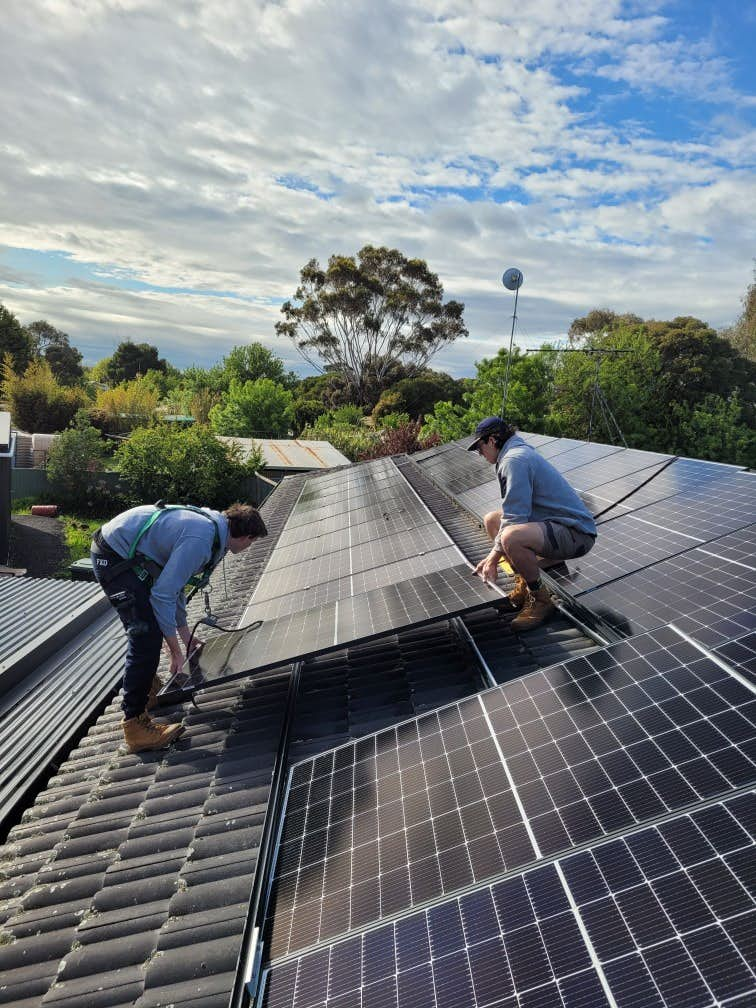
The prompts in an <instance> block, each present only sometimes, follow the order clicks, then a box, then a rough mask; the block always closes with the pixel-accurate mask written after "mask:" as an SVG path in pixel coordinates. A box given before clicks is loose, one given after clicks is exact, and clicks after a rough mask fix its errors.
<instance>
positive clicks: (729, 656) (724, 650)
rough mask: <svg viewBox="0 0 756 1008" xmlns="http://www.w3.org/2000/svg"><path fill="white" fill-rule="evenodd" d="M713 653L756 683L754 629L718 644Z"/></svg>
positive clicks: (755, 632)
mask: <svg viewBox="0 0 756 1008" xmlns="http://www.w3.org/2000/svg"><path fill="white" fill-rule="evenodd" d="M754 623H756V615H755V616H754ZM714 653H715V654H716V655H719V657H720V658H723V659H724V660H725V661H726V662H727V664H728V665H731V666H732V667H733V668H734V669H737V671H738V672H740V673H741V674H742V675H744V676H747V677H748V678H749V679H750V680H751V682H752V683H754V684H756V630H753V631H751V633H747V634H744V635H743V636H742V637H736V638H735V639H734V640H728V641H726V642H725V643H724V644H720V645H719V647H717V648H715V649H714Z"/></svg>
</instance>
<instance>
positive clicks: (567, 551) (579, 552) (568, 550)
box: [539, 521, 596, 560]
mask: <svg viewBox="0 0 756 1008" xmlns="http://www.w3.org/2000/svg"><path fill="white" fill-rule="evenodd" d="M539 524H540V526H541V528H542V529H543V552H542V553H541V554H540V555H541V556H542V557H544V558H545V559H546V560H573V559H575V558H576V557H581V556H585V554H586V553H588V552H589V550H591V549H592V548H593V544H594V543H595V542H596V536H592V535H588V534H587V533H586V532H581V531H580V530H579V529H576V528H571V527H570V526H569V525H562V524H561V522H555V521H545V522H539Z"/></svg>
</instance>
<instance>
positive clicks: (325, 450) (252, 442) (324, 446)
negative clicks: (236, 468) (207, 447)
mask: <svg viewBox="0 0 756 1008" xmlns="http://www.w3.org/2000/svg"><path fill="white" fill-rule="evenodd" d="M220 440H221V441H227V442H234V443H236V444H238V445H239V446H240V447H241V449H242V454H243V456H244V457H245V458H247V457H248V456H249V455H250V453H251V452H252V451H254V449H255V448H260V449H261V450H262V453H263V458H264V459H265V465H266V467H268V468H270V469H296V470H307V469H332V468H334V467H335V466H343V465H351V463H350V461H349V459H348V458H347V457H346V456H345V455H342V454H341V452H340V451H338V450H337V449H336V448H334V447H333V445H332V444H331V443H330V442H329V441H298V440H276V439H272V438H239V437H234V438H230V437H221V439H220Z"/></svg>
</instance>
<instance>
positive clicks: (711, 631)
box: [580, 541, 756, 647]
mask: <svg viewBox="0 0 756 1008" xmlns="http://www.w3.org/2000/svg"><path fill="white" fill-rule="evenodd" d="M715 548H716V541H715V542H713V543H709V544H707V546H706V548H705V550H704V549H693V550H690V551H689V552H688V553H684V554H682V555H681V556H677V557H673V558H671V559H669V560H665V561H663V562H662V563H659V564H656V565H655V566H653V567H649V568H648V569H647V570H641V571H638V572H636V573H634V574H631V575H629V576H628V577H624V578H622V579H621V580H619V581H615V582H613V583H612V584H608V585H605V586H604V587H601V588H597V589H596V590H595V591H591V592H589V593H587V594H584V595H581V596H580V601H581V603H582V604H583V605H585V606H587V607H588V608H589V609H591V610H592V611H593V612H594V613H596V614H598V615H600V616H601V618H602V619H604V620H605V621H606V622H607V623H609V624H610V625H611V626H613V627H615V629H617V630H619V631H620V632H622V633H625V634H634V633H641V632H642V631H644V630H651V629H653V628H654V627H658V626H662V625H664V624H666V623H674V624H675V626H678V627H679V628H680V629H681V630H683V631H684V632H685V633H687V634H690V636H691V637H694V638H695V639H696V640H698V641H700V642H701V643H702V644H705V645H706V646H707V647H717V646H718V645H720V644H722V643H724V642H725V641H727V640H731V639H732V638H734V637H739V636H742V635H743V634H744V633H746V632H748V631H749V630H751V629H753V628H754V626H756V618H755V617H754V611H755V610H756V571H754V570H753V569H750V568H748V567H744V566H742V565H739V564H737V563H734V562H733V561H731V560H729V559H725V558H721V557H717V556H716V555H713V550H714V549H715Z"/></svg>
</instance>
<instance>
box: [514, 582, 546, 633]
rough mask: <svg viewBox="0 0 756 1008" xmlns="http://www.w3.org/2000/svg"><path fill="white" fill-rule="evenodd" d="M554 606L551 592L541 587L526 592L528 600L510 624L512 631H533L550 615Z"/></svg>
mask: <svg viewBox="0 0 756 1008" xmlns="http://www.w3.org/2000/svg"><path fill="white" fill-rule="evenodd" d="M555 608H556V606H555V605H554V603H553V602H552V601H551V592H550V591H549V589H548V588H546V587H544V586H543V585H541V587H540V588H537V589H536V590H535V591H530V590H528V598H527V601H526V602H525V605H524V606H523V607H522V609H521V610H520V612H519V613H518V614H517V616H515V618H514V619H513V620H512V622H511V623H510V626H511V627H512V629H513V630H519V631H520V632H522V631H524V630H535V628H536V627H539V626H540V625H541V624H542V623H545V622H546V620H547V619H548V618H549V617H550V616H551V615H552V613H553V612H554V610H555Z"/></svg>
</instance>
